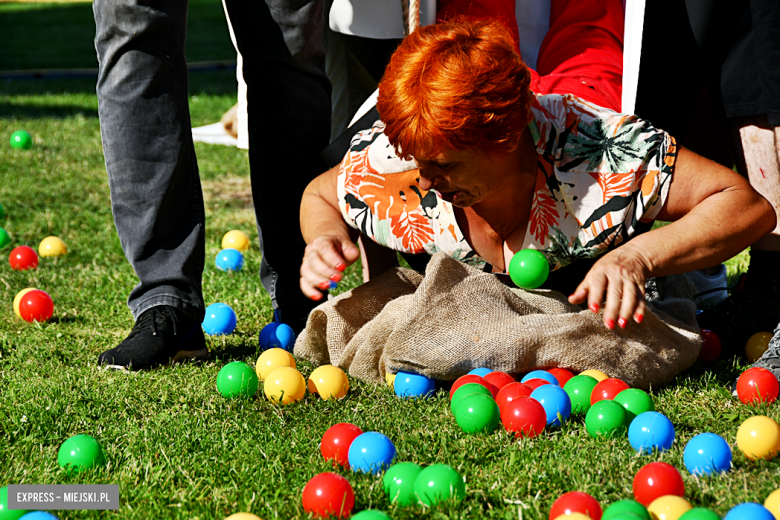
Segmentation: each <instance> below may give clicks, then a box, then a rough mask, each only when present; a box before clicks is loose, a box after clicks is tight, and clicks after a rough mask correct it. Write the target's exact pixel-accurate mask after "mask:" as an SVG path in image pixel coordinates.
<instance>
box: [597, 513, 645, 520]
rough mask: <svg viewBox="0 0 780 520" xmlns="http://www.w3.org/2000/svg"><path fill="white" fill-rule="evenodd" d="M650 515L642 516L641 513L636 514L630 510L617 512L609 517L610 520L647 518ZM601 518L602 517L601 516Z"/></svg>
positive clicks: (642, 519) (640, 519) (643, 519)
mask: <svg viewBox="0 0 780 520" xmlns="http://www.w3.org/2000/svg"><path fill="white" fill-rule="evenodd" d="M649 518H650V517H649V516H648V517H644V516H642V515H638V514H636V513H632V512H630V511H623V512H622V513H618V514H616V515H615V516H613V517H611V519H610V520H647V519H649ZM602 520H603V517H602Z"/></svg>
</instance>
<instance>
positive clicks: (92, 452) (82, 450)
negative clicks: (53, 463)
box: [57, 435, 106, 473]
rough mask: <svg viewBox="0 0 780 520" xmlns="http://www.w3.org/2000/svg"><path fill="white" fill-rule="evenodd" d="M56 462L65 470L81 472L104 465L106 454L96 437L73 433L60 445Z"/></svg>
mask: <svg viewBox="0 0 780 520" xmlns="http://www.w3.org/2000/svg"><path fill="white" fill-rule="evenodd" d="M57 462H58V463H59V465H60V467H61V468H62V469H64V470H65V471H69V472H74V473H81V472H82V471H84V470H88V469H92V468H96V467H99V466H104V465H105V464H106V454H105V453H103V448H102V447H101V446H100V443H99V442H98V441H97V439H95V438H94V437H92V436H91V435H74V436H73V437H71V438H70V439H68V440H66V441H65V442H63V443H62V446H60V450H59V452H58V453H57Z"/></svg>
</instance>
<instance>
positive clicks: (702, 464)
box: [683, 433, 731, 476]
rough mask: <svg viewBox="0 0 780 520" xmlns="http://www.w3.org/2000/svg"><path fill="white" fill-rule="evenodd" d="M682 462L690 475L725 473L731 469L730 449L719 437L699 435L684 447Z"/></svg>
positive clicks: (712, 434)
mask: <svg viewBox="0 0 780 520" xmlns="http://www.w3.org/2000/svg"><path fill="white" fill-rule="evenodd" d="M683 462H684V463H685V468H686V469H687V470H688V472H689V473H690V474H691V475H699V476H700V475H711V474H713V473H725V472H727V471H729V470H730V469H731V448H730V447H729V443H728V442H726V440H725V439H724V438H723V437H721V436H720V435H716V434H714V433H700V434H699V435H696V436H695V437H693V438H692V439H691V440H689V441H688V444H686V445H685V450H684V451H683Z"/></svg>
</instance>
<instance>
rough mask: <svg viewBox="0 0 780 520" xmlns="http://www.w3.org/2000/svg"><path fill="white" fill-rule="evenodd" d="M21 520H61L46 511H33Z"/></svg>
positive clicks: (20, 519)
mask: <svg viewBox="0 0 780 520" xmlns="http://www.w3.org/2000/svg"><path fill="white" fill-rule="evenodd" d="M19 520H59V519H58V518H57V517H56V516H54V515H53V514H51V513H47V512H46V511H32V512H30V513H27V514H26V515H24V516H22V517H21V518H19Z"/></svg>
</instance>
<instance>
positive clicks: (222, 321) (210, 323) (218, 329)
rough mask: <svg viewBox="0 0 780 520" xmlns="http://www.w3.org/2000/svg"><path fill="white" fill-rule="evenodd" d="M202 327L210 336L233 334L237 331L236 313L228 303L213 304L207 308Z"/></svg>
mask: <svg viewBox="0 0 780 520" xmlns="http://www.w3.org/2000/svg"><path fill="white" fill-rule="evenodd" d="M202 326H203V332H205V333H206V334H208V335H209V336H222V335H225V334H232V333H233V331H234V330H235V329H236V313H235V312H233V309H231V308H230V305H228V304H226V303H212V304H211V305H209V306H208V307H206V316H205V317H204V318H203V324H202Z"/></svg>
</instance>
